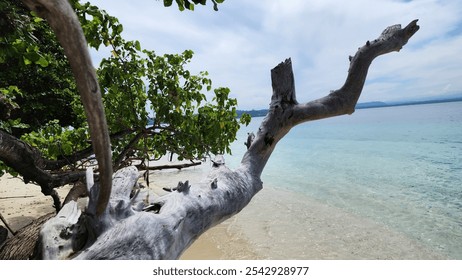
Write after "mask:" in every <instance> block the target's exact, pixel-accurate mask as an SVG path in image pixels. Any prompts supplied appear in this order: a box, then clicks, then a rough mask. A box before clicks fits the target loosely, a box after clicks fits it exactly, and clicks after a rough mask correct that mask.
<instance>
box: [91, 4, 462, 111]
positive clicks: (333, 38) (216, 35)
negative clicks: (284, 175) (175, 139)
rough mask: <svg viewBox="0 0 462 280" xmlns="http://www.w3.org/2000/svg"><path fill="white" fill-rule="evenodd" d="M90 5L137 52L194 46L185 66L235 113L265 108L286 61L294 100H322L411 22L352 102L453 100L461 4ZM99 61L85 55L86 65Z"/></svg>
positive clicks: (461, 59) (458, 84) (461, 52)
mask: <svg viewBox="0 0 462 280" xmlns="http://www.w3.org/2000/svg"><path fill="white" fill-rule="evenodd" d="M90 2H91V3H92V4H94V5H96V6H98V7H100V8H101V9H104V10H106V11H107V12H108V13H109V14H110V15H113V16H115V17H117V18H118V19H119V21H120V23H122V25H123V26H124V32H123V33H122V34H123V37H124V38H125V39H127V40H138V41H140V43H141V47H142V48H144V49H149V50H154V51H155V52H156V53H157V54H158V55H161V54H164V53H181V52H182V51H184V50H186V49H188V50H193V51H194V53H195V55H194V57H193V60H192V62H191V63H190V65H189V67H188V68H189V70H191V71H192V72H193V73H199V72H200V71H203V70H206V71H208V72H209V77H210V78H211V79H212V81H213V86H214V87H229V88H230V89H231V95H230V97H233V98H237V100H238V104H239V105H238V107H239V109H242V110H251V109H265V108H268V105H269V102H270V99H271V93H272V89H271V77H270V70H271V69H272V68H274V67H275V66H276V65H277V64H279V63H280V62H282V61H284V60H285V59H286V58H289V57H290V58H291V59H292V64H293V69H294V76H295V87H296V93H297V100H298V101H299V102H300V103H303V102H308V101H311V100H314V99H317V98H320V97H323V96H325V95H327V94H328V93H329V92H330V91H331V90H335V89H338V88H340V87H341V86H342V85H343V83H344V81H345V78H346V74H347V70H348V66H349V61H348V56H349V55H354V54H355V52H356V51H357V49H358V47H361V46H363V45H364V44H365V43H366V41H367V40H374V39H376V38H378V37H379V36H380V34H381V33H382V31H383V30H384V29H385V28H386V27H387V26H390V25H394V24H401V25H402V26H403V27H404V26H406V25H407V24H408V23H409V22H411V21H412V20H414V19H419V22H418V24H419V25H420V30H419V31H418V32H417V33H416V34H415V35H414V36H413V37H412V38H411V39H410V41H409V42H408V44H407V45H406V46H404V48H403V49H402V50H401V51H400V52H393V53H389V54H386V55H383V56H380V57H378V58H376V59H375V60H374V62H373V63H372V65H371V67H370V69H369V74H368V78H367V80H366V84H365V86H364V89H363V92H362V95H361V98H360V100H359V102H371V101H385V102H386V101H401V100H422V99H428V98H435V97H440V96H448V95H455V94H462V1H460V0H415V1H409V0H401V1H400V0H349V1H340V0H337V1H335V0H310V1H307V0H264V1H262V0H225V2H224V3H223V4H221V5H219V11H218V12H215V11H214V10H213V7H212V5H210V4H208V5H207V6H196V8H195V11H183V12H180V11H179V10H178V8H177V7H176V6H175V4H174V5H173V6H172V7H169V8H166V7H164V6H163V3H162V1H158V0H136V1H127V0H90ZM208 2H211V1H210V0H208ZM103 55H107V54H106V53H105V52H104V51H100V52H99V53H95V52H93V53H92V56H93V59H94V61H95V63H98V61H99V60H100V59H101V57H102V56H103ZM209 96H210V95H209Z"/></svg>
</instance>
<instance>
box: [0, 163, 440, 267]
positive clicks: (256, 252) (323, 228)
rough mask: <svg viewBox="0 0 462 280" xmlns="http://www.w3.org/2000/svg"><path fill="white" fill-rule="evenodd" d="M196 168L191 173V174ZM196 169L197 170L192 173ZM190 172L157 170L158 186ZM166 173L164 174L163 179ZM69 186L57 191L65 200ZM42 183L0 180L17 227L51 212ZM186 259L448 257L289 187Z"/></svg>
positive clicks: (1, 199) (4, 208)
mask: <svg viewBox="0 0 462 280" xmlns="http://www.w3.org/2000/svg"><path fill="white" fill-rule="evenodd" d="M191 172H192V173H191ZM194 172H195V173H194ZM201 172H203V168H202V167H201V168H199V169H196V170H195V171H194V170H190V171H189V172H184V171H181V172H170V173H167V172H164V173H162V174H160V173H154V174H153V177H152V179H151V181H153V182H155V183H156V185H157V188H159V187H160V186H162V184H165V182H166V180H167V179H168V178H170V179H171V180H172V181H174V182H175V181H176V180H178V178H180V177H184V176H187V175H193V176H198V175H200V174H201ZM164 177H165V178H164ZM68 190H69V187H68V186H66V187H63V188H60V189H59V190H58V193H59V194H60V196H62V198H63V199H64V196H65V195H66V194H67V192H68ZM53 211H54V208H53V207H52V200H51V198H50V197H45V196H43V195H42V194H41V193H40V188H39V187H38V186H35V185H32V184H27V185H25V184H24V183H23V182H22V181H21V180H19V179H17V178H11V176H9V175H7V174H6V175H4V176H2V177H1V178H0V213H2V215H3V217H4V218H5V219H7V222H8V223H9V225H10V227H12V228H13V230H18V229H20V228H22V227H23V226H25V225H27V224H28V223H30V222H31V221H33V220H34V219H35V218H37V217H40V216H42V215H44V214H47V213H50V212H53ZM181 259H183V260H193V259H194V260H226V259H227V260H231V259H235V260H239V259H241V260H243V259H244V260H245V259H248V260H253V259H320V260H323V259H338V260H350V259H445V257H444V256H443V255H441V254H440V253H439V252H434V251H431V250H430V249H428V248H425V247H424V246H422V244H419V243H417V242H416V241H414V240H411V239H409V238H407V237H406V236H404V235H402V234H399V233H396V232H394V231H392V230H390V229H388V228H386V227H384V226H383V225H379V224H376V223H374V222H372V221H369V220H366V219H363V218H360V217H356V216H355V215H353V214H351V213H346V212H344V211H342V210H340V209H338V208H334V207H331V206H327V205H323V204H321V203H318V202H316V201H313V200H311V199H309V198H307V197H304V196H300V194H294V193H291V192H287V191H281V190H275V189H269V188H265V189H264V190H263V191H261V192H260V193H259V194H257V196H256V197H255V198H254V199H253V200H252V202H251V203H250V204H249V205H248V206H247V207H246V208H245V209H244V210H243V211H241V213H239V214H237V215H236V216H234V217H232V218H231V219H229V220H227V221H225V222H223V223H222V224H220V225H218V226H216V227H214V228H212V229H210V230H209V231H207V232H206V233H205V234H203V235H202V236H201V237H200V238H199V239H198V240H197V241H196V242H195V243H194V244H193V245H192V246H191V247H190V248H188V250H187V251H186V252H185V253H184V254H183V256H182V257H181Z"/></svg>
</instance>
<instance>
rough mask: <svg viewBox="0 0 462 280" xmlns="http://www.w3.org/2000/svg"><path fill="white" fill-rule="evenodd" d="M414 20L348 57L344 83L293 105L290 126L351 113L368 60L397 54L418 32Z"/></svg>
mask: <svg viewBox="0 0 462 280" xmlns="http://www.w3.org/2000/svg"><path fill="white" fill-rule="evenodd" d="M417 21H418V20H413V21H412V22H411V23H409V24H408V25H407V26H406V27H405V28H404V29H401V25H399V24H397V25H393V26H390V27H387V28H386V29H385V30H384V31H383V32H382V34H381V35H380V37H379V38H377V39H375V40H373V41H367V42H366V44H365V45H364V46H363V47H361V48H359V49H358V51H357V52H356V54H355V56H354V57H350V59H351V61H350V68H349V70H348V76H347V78H346V81H345V84H344V85H343V86H342V87H341V88H340V89H338V90H335V91H333V92H331V93H330V94H329V95H328V96H326V97H323V98H321V99H318V100H314V101H311V102H308V103H306V104H301V105H297V106H294V108H293V110H294V118H293V119H292V125H297V124H299V123H302V122H306V121H312V120H318V119H323V118H329V117H333V116H338V115H344V114H352V113H353V112H354V110H355V106H356V103H357V101H358V99H359V96H360V95H361V91H362V89H363V86H364V83H365V81H366V77H367V72H368V70H369V66H370V65H371V63H372V61H373V60H374V59H375V58H376V57H378V56H380V55H383V54H387V53H390V52H393V51H400V50H401V48H402V47H403V46H404V45H405V44H406V43H407V42H408V40H409V38H411V37H412V36H413V35H414V34H415V33H416V32H417V31H418V30H419V26H418V25H417Z"/></svg>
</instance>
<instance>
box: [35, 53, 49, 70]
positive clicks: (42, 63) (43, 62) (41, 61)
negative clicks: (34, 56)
mask: <svg viewBox="0 0 462 280" xmlns="http://www.w3.org/2000/svg"><path fill="white" fill-rule="evenodd" d="M35 63H36V64H38V65H40V66H42V67H47V66H48V65H49V63H48V60H46V59H45V58H44V57H43V56H42V57H40V58H39V59H38V60H37V61H36V62H35Z"/></svg>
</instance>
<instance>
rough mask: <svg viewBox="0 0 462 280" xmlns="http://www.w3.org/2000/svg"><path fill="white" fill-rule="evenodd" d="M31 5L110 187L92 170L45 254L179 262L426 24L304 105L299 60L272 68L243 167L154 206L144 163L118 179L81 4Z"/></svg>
mask: <svg viewBox="0 0 462 280" xmlns="http://www.w3.org/2000/svg"><path fill="white" fill-rule="evenodd" d="M23 2H24V3H26V4H27V5H28V6H29V8H31V9H32V10H34V11H35V12H37V14H39V15H41V16H42V17H44V18H46V19H47V21H48V22H49V23H50V26H51V27H52V28H53V30H54V31H55V33H56V35H57V37H58V39H59V41H60V42H61V44H62V46H63V48H64V50H65V52H66V55H67V57H68V59H69V60H70V64H71V67H72V69H73V72H74V75H75V77H76V80H77V85H78V88H79V91H80V93H81V96H82V102H83V104H84V107H85V109H86V112H87V117H88V120H89V124H90V133H91V137H92V142H93V146H94V149H95V153H96V156H97V159H98V163H99V170H100V171H101V172H100V180H101V184H102V186H101V188H99V187H97V186H96V185H95V184H93V182H92V181H91V180H90V179H92V176H91V175H88V174H87V176H86V177H87V186H88V187H90V188H91V189H89V194H90V195H89V196H90V197H89V205H88V207H87V209H86V210H85V212H84V213H82V212H81V211H80V210H79V209H78V208H77V204H76V203H75V202H73V201H71V202H69V203H68V204H66V205H65V206H64V207H63V209H62V210H61V211H60V213H59V214H58V215H57V216H56V217H55V218H53V219H50V220H49V221H48V222H46V223H45V224H44V226H43V227H42V230H41V232H40V245H41V253H42V257H43V258H45V259H177V258H178V257H180V255H181V254H182V253H183V252H184V250H186V249H187V248H188V246H189V245H191V244H192V242H194V240H196V239H197V238H198V237H199V235H201V234H202V233H203V232H205V231H206V230H207V229H209V228H211V227H213V226H214V225H216V224H218V223H220V222H222V221H224V220H225V219H227V218H229V217H231V216H233V215H234V214H236V213H238V212H239V211H241V210H242V209H243V208H244V207H245V206H246V205H247V204H248V203H249V202H250V200H251V199H252V197H253V196H254V195H255V194H256V193H258V191H260V190H261V189H262V186H263V185H262V182H261V180H260V176H261V173H262V171H263V169H264V167H265V165H266V163H267V161H268V159H269V157H270V156H271V153H272V152H273V150H274V148H275V146H276V144H277V143H278V141H279V140H281V139H282V138H283V137H284V135H286V134H287V133H288V132H289V131H290V129H291V128H292V127H294V126H295V125H297V124H300V123H303V122H306V121H311V120H317V119H322V118H327V117H332V116H338V115H342V114H351V113H353V112H354V107H355V104H356V102H357V100H358V98H359V96H360V94H361V91H362V88H363V86H364V82H365V79H366V76H367V71H368V69H369V66H370V64H371V62H372V61H373V59H374V58H376V57H377V56H379V55H382V54H386V53H389V52H392V51H399V50H400V49H401V48H402V47H403V46H404V45H405V44H406V43H407V41H408V40H409V38H410V37H412V35H414V34H415V32H417V30H418V29H419V26H418V25H417V24H416V23H417V20H415V21H412V22H411V23H410V24H409V25H408V26H406V27H405V28H404V29H402V28H401V26H400V25H394V26H391V27H389V28H387V29H385V31H384V32H383V33H382V35H381V36H380V37H379V38H378V39H376V40H373V41H367V43H366V44H365V45H364V46H363V47H361V48H360V49H359V50H358V51H357V53H356V55H355V56H354V57H350V68H349V71H348V72H349V73H348V76H347V79H346V82H345V84H344V85H343V86H342V87H341V88H340V89H338V90H336V91H333V92H331V93H330V94H329V95H328V96H326V97H324V98H321V99H318V100H315V101H311V102H308V103H305V104H299V103H298V102H297V100H296V96H295V86H294V77H293V73H292V66H291V61H290V59H288V60H286V61H285V62H283V63H281V64H279V65H278V66H277V67H275V68H274V69H273V70H272V71H271V78H272V86H273V95H272V98H271V104H270V110H269V113H268V115H267V116H266V117H265V119H264V121H263V123H262V124H261V127H260V129H259V131H258V132H257V134H256V136H255V139H253V141H251V140H252V139H250V140H249V142H248V143H247V144H248V150H247V152H246V154H245V155H244V157H243V159H242V162H241V165H240V167H238V168H237V169H236V170H230V169H228V168H227V167H226V166H225V165H224V160H222V159H221V160H216V161H215V163H214V167H213V169H212V170H211V172H210V174H209V175H208V177H207V178H205V179H204V180H203V181H202V182H200V183H197V184H194V185H190V184H189V182H188V181H186V182H185V183H181V182H180V183H179V184H178V187H177V188H176V191H174V192H171V193H169V194H167V195H165V196H162V197H159V198H157V199H156V200H155V201H154V203H152V204H150V205H145V204H144V202H143V201H142V200H141V199H140V198H139V197H140V196H138V197H136V196H135V197H133V198H130V194H131V193H132V189H133V187H134V185H135V184H136V182H137V179H138V175H139V174H138V171H137V170H136V168H135V167H127V168H124V169H121V170H119V171H118V172H116V173H115V174H114V177H113V183H112V184H111V176H112V168H111V166H112V163H111V156H110V146H109V136H108V133H107V127H106V121H105V117H104V112H103V109H102V105H101V96H100V92H99V86H98V82H97V80H96V75H95V73H94V69H93V66H92V64H91V61H90V56H89V53H88V50H87V49H86V42H85V38H84V37H83V33H82V30H81V28H80V25H79V23H78V21H77V18H76V16H75V14H74V13H73V11H72V8H71V7H70V5H69V4H68V3H67V1H60V0H50V1H47V0H38V1H32V0H23ZM0 136H1V135H0ZM0 141H1V138H0ZM250 142H251V143H250ZM111 186H112V191H111Z"/></svg>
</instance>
